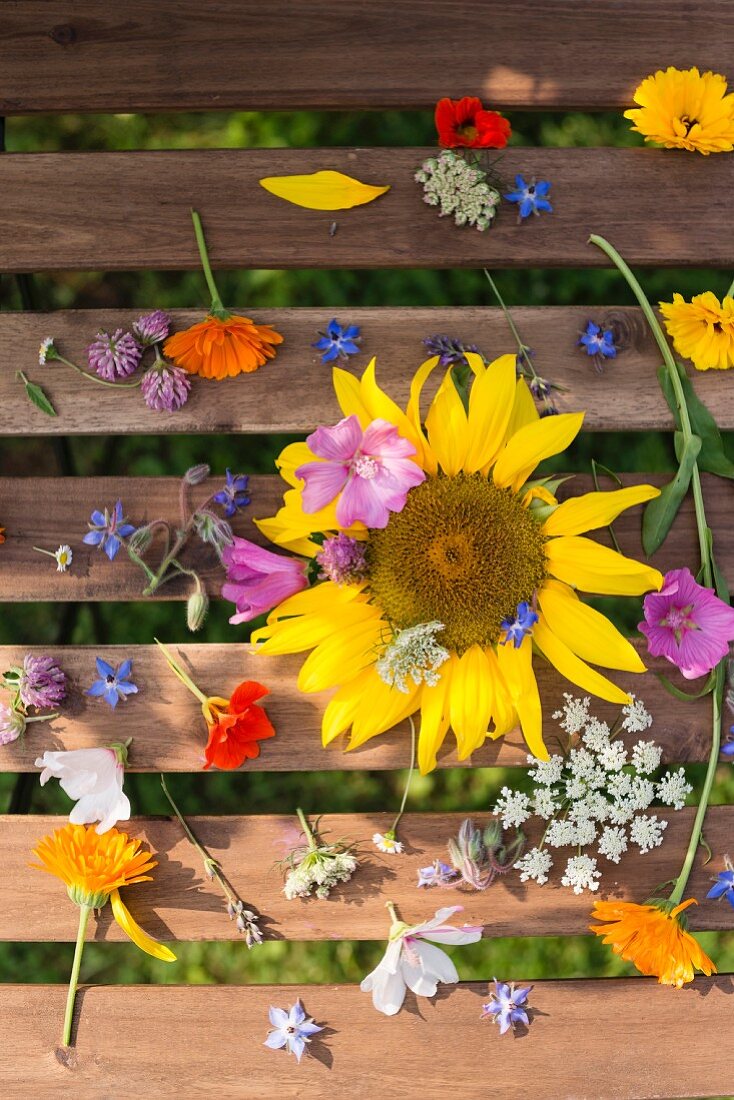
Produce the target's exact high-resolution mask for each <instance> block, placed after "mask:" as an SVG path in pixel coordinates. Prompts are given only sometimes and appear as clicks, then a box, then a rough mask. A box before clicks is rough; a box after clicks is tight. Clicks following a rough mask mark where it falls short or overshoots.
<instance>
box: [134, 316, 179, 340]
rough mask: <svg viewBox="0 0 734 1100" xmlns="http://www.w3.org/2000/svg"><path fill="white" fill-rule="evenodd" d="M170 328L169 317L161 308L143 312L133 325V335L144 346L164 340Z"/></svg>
mask: <svg viewBox="0 0 734 1100" xmlns="http://www.w3.org/2000/svg"><path fill="white" fill-rule="evenodd" d="M170 328H171V318H170V317H169V316H168V314H167V313H164V312H163V310H162V309H154V310H153V312H152V313H144V314H143V315H142V317H138V319H137V321H136V322H135V324H134V325H133V336H134V337H135V339H136V340H137V341H138V343H139V344H142V346H143V347H144V348H147V347H150V345H151V344H160V342H161V340H165V338H166V337H167V336H168V333H169V330H170Z"/></svg>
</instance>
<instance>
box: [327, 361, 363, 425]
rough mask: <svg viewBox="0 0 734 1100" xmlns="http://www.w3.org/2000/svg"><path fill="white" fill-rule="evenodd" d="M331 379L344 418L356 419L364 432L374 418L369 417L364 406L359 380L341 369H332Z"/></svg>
mask: <svg viewBox="0 0 734 1100" xmlns="http://www.w3.org/2000/svg"><path fill="white" fill-rule="evenodd" d="M331 377H332V381H333V383H334V392H335V394H336V399H337V401H338V402H339V408H340V409H341V411H342V412H343V413H344V415H345V416H356V417H358V418H359V423H360V425H361V427H362V430H363V431H364V429H365V428H366V427H367V425H368V424H369V422H370V421H371V420H373V419H374V417H372V416H370V410H369V409H368V408H367V405H366V404H365V400H364V394H363V393H362V386H361V385H360V381H359V379H358V378H355V377H354V375H353V374H350V373H349V371H348V370H343V369H342V367H334V369H333V370H332V372H331Z"/></svg>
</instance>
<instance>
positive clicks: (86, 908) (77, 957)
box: [61, 905, 92, 1047]
mask: <svg viewBox="0 0 734 1100" xmlns="http://www.w3.org/2000/svg"><path fill="white" fill-rule="evenodd" d="M91 912H92V907H91V906H90V905H80V906H79V929H78V931H77V934H76V947H75V948H74V962H73V963H72V966H71V977H70V978H69V992H68V994H67V996H66V1012H65V1014H64V1032H63V1035H62V1036H61V1043H62V1045H63V1046H65V1047H68V1046H69V1045H70V1043H71V1025H72V1023H73V1021H74V1002H75V1000H76V988H77V985H78V984H79V970H80V969H81V965H82V954H83V952H84V939H85V937H86V934H87V924H88V922H89V914H90V913H91Z"/></svg>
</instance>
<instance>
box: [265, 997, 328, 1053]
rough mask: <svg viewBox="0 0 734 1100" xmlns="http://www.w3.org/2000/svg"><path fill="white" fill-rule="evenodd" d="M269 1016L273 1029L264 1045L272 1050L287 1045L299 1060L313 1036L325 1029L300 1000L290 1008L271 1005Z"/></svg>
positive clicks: (289, 1050)
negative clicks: (310, 1014) (309, 1013)
mask: <svg viewBox="0 0 734 1100" xmlns="http://www.w3.org/2000/svg"><path fill="white" fill-rule="evenodd" d="M268 1018H269V1020H270V1023H271V1024H272V1025H273V1030H272V1031H269V1032H268V1037H267V1039H266V1040H265V1042H264V1044H263V1046H266V1047H270V1049H271V1050H281V1049H282V1048H283V1047H286V1048H287V1050H288V1053H289V1054H295V1056H296V1061H297V1062H300V1061H301V1058H302V1056H303V1052H304V1051H305V1049H306V1044H307V1043H310V1042H311V1036H312V1035H315V1034H316V1033H317V1032H318V1031H323V1030H324V1029H323V1027H319V1026H318V1024H315V1023H314V1022H313V1020H312V1018H311V1017H310V1016H307V1015H306V1013H305V1011H304V1008H303V1005H302V1004H301V1002H300V1001H296V1003H295V1004H294V1005H293V1006H292V1007H291V1008H289V1009H288V1010H286V1009H284V1008H274V1007H273V1006H272V1005H271V1006H270V1008H269V1009H268Z"/></svg>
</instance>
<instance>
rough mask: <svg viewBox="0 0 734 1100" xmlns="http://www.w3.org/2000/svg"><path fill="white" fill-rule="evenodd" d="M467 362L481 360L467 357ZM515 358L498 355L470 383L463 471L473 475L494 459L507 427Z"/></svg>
mask: <svg viewBox="0 0 734 1100" xmlns="http://www.w3.org/2000/svg"><path fill="white" fill-rule="evenodd" d="M467 359H478V360H479V363H480V364H481V363H482V360H481V359H480V358H479V356H472V355H467ZM516 380H517V379H516V358H515V356H514V355H502V356H500V358H499V359H495V360H494V362H493V363H490V364H489V366H488V367H486V368H484V366H483V365H482V371H481V373H477V377H476V378H475V379H474V382H473V383H472V387H471V390H470V392H469V446H468V449H467V454H466V459H465V461H464V470H465V472H466V473H467V474H473V473H475V472H476V471H477V470H481V469H482V467H484V466H486V465H490V464H491V463H492V462H494V460H495V459H496V457H497V455H498V454H499V451H500V449H501V447H502V444H503V443H504V441H505V434H506V432H507V425H508V424H509V422H510V416H511V415H512V408H513V398H514V394H515V385H516Z"/></svg>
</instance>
